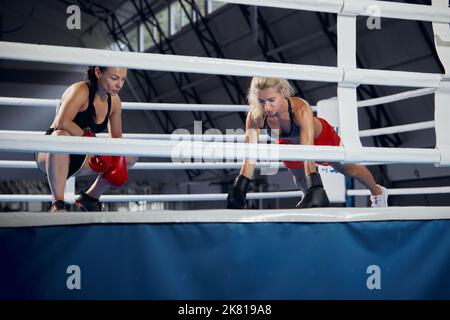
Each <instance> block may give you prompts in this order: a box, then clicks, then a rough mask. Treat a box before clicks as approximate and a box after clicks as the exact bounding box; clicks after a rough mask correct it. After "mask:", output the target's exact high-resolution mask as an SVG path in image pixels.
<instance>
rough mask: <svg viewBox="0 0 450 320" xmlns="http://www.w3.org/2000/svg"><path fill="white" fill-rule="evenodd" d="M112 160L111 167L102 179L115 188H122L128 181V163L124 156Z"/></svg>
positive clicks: (113, 157) (114, 157)
mask: <svg viewBox="0 0 450 320" xmlns="http://www.w3.org/2000/svg"><path fill="white" fill-rule="evenodd" d="M111 159H112V163H111V167H110V168H109V170H108V171H106V172H105V173H104V174H102V178H103V180H105V181H106V182H108V184H110V185H111V186H113V187H121V186H123V185H124V184H125V183H127V181H128V170H127V162H126V160H125V157H124V156H112V157H111Z"/></svg>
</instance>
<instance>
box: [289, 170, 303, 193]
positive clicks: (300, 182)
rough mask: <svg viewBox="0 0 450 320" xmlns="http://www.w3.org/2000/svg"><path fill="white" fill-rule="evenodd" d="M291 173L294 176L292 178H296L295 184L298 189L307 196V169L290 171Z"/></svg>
mask: <svg viewBox="0 0 450 320" xmlns="http://www.w3.org/2000/svg"><path fill="white" fill-rule="evenodd" d="M289 172H290V173H291V174H292V177H293V178H294V183H295V185H296V186H297V188H299V189H300V191H302V192H303V193H304V194H306V191H307V190H306V182H305V169H304V168H299V169H289Z"/></svg>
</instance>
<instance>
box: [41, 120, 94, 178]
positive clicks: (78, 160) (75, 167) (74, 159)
mask: <svg viewBox="0 0 450 320" xmlns="http://www.w3.org/2000/svg"><path fill="white" fill-rule="evenodd" d="M53 131H55V129H54V128H50V129H48V130H47V131H46V132H45V135H46V136H49V135H51V134H52V133H53ZM87 158H88V156H87V155H83V154H70V155H69V172H68V173H67V179H69V178H70V177H72V176H73V175H74V174H76V173H77V172H78V171H80V169H81V168H82V167H83V166H84V162H85V161H86V160H87ZM34 160H35V161H36V163H37V153H35V154H34ZM38 168H39V166H38ZM39 170H41V169H40V168H39ZM41 172H42V173H43V174H45V172H43V171H42V170H41Z"/></svg>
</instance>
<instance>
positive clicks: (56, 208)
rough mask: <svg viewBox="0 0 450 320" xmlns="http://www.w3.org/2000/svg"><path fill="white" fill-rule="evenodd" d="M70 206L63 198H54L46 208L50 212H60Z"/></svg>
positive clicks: (67, 209) (66, 210)
mask: <svg viewBox="0 0 450 320" xmlns="http://www.w3.org/2000/svg"><path fill="white" fill-rule="evenodd" d="M69 208H70V206H69V204H68V203H67V202H64V201H63V200H56V201H54V202H53V203H52V206H51V207H50V209H49V210H48V212H50V213H60V212H69V211H70V210H69Z"/></svg>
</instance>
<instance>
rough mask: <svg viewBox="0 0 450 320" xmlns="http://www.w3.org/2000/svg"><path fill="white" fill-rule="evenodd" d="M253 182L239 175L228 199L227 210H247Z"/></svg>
mask: <svg viewBox="0 0 450 320" xmlns="http://www.w3.org/2000/svg"><path fill="white" fill-rule="evenodd" d="M250 182H251V180H250V179H249V178H247V177H245V176H243V175H239V176H238V177H237V178H236V179H235V180H234V183H233V186H232V187H231V190H230V192H229V193H228V197H227V209H246V208H247V202H246V201H245V198H246V197H247V192H248V189H249V186H250Z"/></svg>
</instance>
